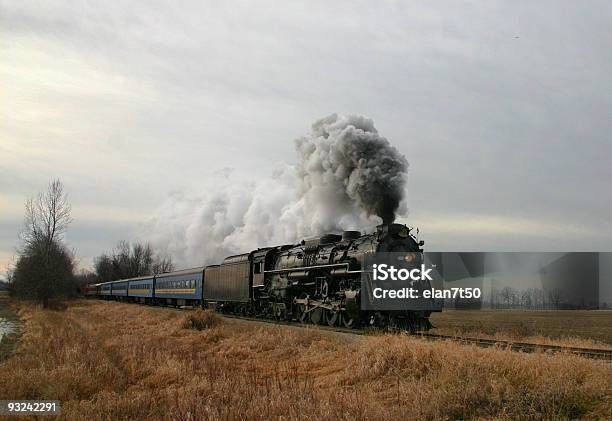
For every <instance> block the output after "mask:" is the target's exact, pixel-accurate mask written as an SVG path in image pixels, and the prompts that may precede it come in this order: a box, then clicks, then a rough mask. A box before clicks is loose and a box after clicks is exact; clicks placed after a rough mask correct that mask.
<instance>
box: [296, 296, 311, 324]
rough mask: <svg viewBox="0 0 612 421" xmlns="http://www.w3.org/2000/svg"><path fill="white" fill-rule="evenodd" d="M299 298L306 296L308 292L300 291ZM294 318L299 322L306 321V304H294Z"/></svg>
mask: <svg viewBox="0 0 612 421" xmlns="http://www.w3.org/2000/svg"><path fill="white" fill-rule="evenodd" d="M298 298H299V299H300V300H304V299H306V298H308V294H306V293H304V292H303V293H301V294H300V296H299V297H298ZM294 307H295V319H296V320H297V321H298V322H300V323H306V322H308V306H307V305H306V304H295V305H294Z"/></svg>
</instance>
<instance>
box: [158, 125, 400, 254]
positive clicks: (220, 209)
mask: <svg viewBox="0 0 612 421" xmlns="http://www.w3.org/2000/svg"><path fill="white" fill-rule="evenodd" d="M296 149H297V153H298V163H297V164H296V165H295V166H289V165H286V166H285V167H283V168H282V169H280V170H278V171H276V172H275V173H274V174H272V176H271V177H269V178H266V179H263V180H258V181H257V182H251V183H240V182H236V181H235V180H232V179H231V175H229V176H227V177H226V179H225V181H224V182H222V183H216V190H215V191H213V192H212V193H211V192H210V189H207V191H206V193H203V194H200V195H195V196H193V195H187V194H183V193H175V194H173V195H172V196H171V197H169V199H168V200H167V201H166V203H165V204H164V205H162V207H161V208H160V210H159V212H158V217H157V218H155V219H154V220H152V221H150V223H149V224H148V226H147V229H146V231H147V233H148V234H147V236H148V237H149V238H148V239H149V240H151V241H152V242H153V243H154V244H155V245H156V246H158V247H166V248H167V249H168V252H169V253H171V254H172V255H173V256H174V257H175V259H176V260H177V262H178V263H179V264H182V265H201V264H210V263H213V262H220V261H221V259H222V258H223V257H225V256H228V255H230V254H234V253H241V252H245V251H248V250H252V249H254V248H257V247H264V246H270V245H277V244H287V243H293V242H295V241H297V240H299V239H301V238H305V237H309V236H313V235H318V234H321V233H324V232H338V231H341V230H347V229H353V230H361V231H364V230H371V229H373V228H374V226H375V225H378V224H380V222H381V219H382V220H383V221H384V222H386V223H389V222H392V221H393V220H394V218H395V215H397V214H399V215H402V214H404V213H405V212H406V206H405V203H404V202H403V199H404V194H405V182H406V172H407V170H408V162H407V161H406V158H405V157H404V156H403V155H401V154H400V153H399V152H398V151H397V149H395V148H394V147H393V146H391V145H390V144H389V142H388V141H387V139H385V138H384V137H381V136H380V135H379V134H378V132H377V131H376V129H375V127H374V123H373V122H372V120H370V119H367V118H364V117H360V116H337V115H335V114H333V115H331V116H328V117H326V118H324V119H321V120H319V121H317V122H315V123H314V124H313V125H312V132H311V133H310V134H309V135H308V136H305V137H302V138H300V139H298V140H296Z"/></svg>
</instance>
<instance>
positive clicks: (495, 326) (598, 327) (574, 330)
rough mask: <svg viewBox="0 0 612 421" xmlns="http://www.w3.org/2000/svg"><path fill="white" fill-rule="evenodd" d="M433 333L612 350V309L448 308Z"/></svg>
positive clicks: (436, 320)
mask: <svg viewBox="0 0 612 421" xmlns="http://www.w3.org/2000/svg"><path fill="white" fill-rule="evenodd" d="M431 321H432V323H433V325H434V326H435V327H436V328H435V329H433V330H432V332H433V333H440V334H444V335H457V336H470V337H472V336H473V337H482V338H493V339H507V340H520V341H524V342H533V343H544V344H553V345H567V346H578V347H596V348H608V349H612V310H597V311H586V310H585V311H523V310H444V312H442V313H434V314H433V315H432V317H431Z"/></svg>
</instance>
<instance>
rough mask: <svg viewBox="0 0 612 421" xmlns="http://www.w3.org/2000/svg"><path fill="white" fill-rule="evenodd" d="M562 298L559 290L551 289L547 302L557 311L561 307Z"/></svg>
mask: <svg viewBox="0 0 612 421" xmlns="http://www.w3.org/2000/svg"><path fill="white" fill-rule="evenodd" d="M562 298H563V293H562V292H561V290H560V289H559V288H553V289H551V290H549V291H548V300H549V301H550V303H551V304H552V305H553V306H554V308H555V309H557V310H558V309H559V306H560V305H561V299H562Z"/></svg>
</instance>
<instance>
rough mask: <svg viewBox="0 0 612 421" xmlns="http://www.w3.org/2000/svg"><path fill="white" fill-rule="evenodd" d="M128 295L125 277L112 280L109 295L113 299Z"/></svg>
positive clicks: (124, 297)
mask: <svg viewBox="0 0 612 421" xmlns="http://www.w3.org/2000/svg"><path fill="white" fill-rule="evenodd" d="M127 295H128V282H127V280H125V279H122V280H119V281H114V282H112V287H111V296H112V297H113V298H115V299H120V300H124V299H126V298H127Z"/></svg>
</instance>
